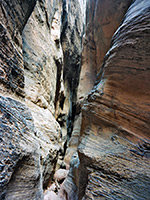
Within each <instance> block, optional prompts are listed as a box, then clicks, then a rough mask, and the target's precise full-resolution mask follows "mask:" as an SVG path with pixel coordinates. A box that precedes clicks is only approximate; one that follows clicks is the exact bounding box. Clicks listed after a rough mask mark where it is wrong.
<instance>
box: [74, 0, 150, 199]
mask: <svg viewBox="0 0 150 200" xmlns="http://www.w3.org/2000/svg"><path fill="white" fill-rule="evenodd" d="M149 7H150V2H149V1H139V0H136V1H134V2H133V3H132V5H131V6H130V8H129V9H128V11H127V13H126V16H125V19H124V21H123V23H122V25H121V26H120V27H119V29H118V30H117V32H116V33H115V35H114V37H113V40H112V46H111V48H110V50H109V51H108V53H107V55H106V57H105V61H104V64H103V66H102V69H101V71H100V74H99V77H98V80H97V85H95V87H94V88H93V90H92V92H91V93H90V94H89V96H88V98H87V99H86V100H85V102H84V106H83V109H82V128H81V136H80V144H79V147H78V153H79V158H80V166H79V180H78V183H77V184H78V188H79V199H86V200H87V199H120V200H121V199H138V200H140V199H147V200H148V199H149V197H150V159H149V158H150V104H149V97H150V92H149V91H150V87H149V86H150V78H149V77H150V74H149V63H150V54H149V52H150V45H149V42H148V41H149V40H150V21H149V18H150V10H149ZM99 48H100V47H99Z"/></svg>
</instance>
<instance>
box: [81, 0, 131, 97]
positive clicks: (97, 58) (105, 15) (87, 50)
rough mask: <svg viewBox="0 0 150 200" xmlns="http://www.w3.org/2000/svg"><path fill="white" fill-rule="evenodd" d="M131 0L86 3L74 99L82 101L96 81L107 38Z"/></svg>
mask: <svg viewBox="0 0 150 200" xmlns="http://www.w3.org/2000/svg"><path fill="white" fill-rule="evenodd" d="M131 2H132V0H123V1H122V0H119V1H116V0H111V1H110V0H101V1H100V0H95V1H90V0H87V1H86V28H85V35H84V39H83V51H82V68H81V74H80V82H79V88H78V99H79V100H80V99H83V98H84V96H85V95H87V94H88V93H89V92H90V90H91V89H92V87H93V85H94V84H95V81H96V76H97V73H98V72H99V70H100V68H101V65H102V62H103V59H104V56H105V54H106V53H107V51H108V50H109V48H110V43H111V38H112V36H113V34H114V32H115V31H116V30H117V28H118V27H119V25H120V23H121V22H122V20H123V17H124V15H125V13H126V11H127V9H128V7H129V5H130V4H131Z"/></svg>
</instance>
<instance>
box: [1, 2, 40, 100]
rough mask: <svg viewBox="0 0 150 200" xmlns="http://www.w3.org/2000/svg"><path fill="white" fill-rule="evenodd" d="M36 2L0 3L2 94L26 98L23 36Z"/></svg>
mask: <svg viewBox="0 0 150 200" xmlns="http://www.w3.org/2000/svg"><path fill="white" fill-rule="evenodd" d="M35 2H36V0H31V1H28V0H24V1H19V0H15V1H10V0H6V1H3V0H1V1H0V19H1V22H0V34H1V41H0V59H1V60H0V64H1V68H0V81H1V92H5V91H7V90H8V91H9V92H11V91H13V92H17V93H19V95H22V96H24V89H23V88H24V76H23V60H22V37H21V34H22V30H23V28H24V26H25V23H26V21H27V19H28V17H29V16H30V14H31V12H32V10H33V8H34V6H35ZM12 8H13V9H12ZM4 88H5V89H4Z"/></svg>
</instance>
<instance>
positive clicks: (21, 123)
mask: <svg viewBox="0 0 150 200" xmlns="http://www.w3.org/2000/svg"><path fill="white" fill-rule="evenodd" d="M0 142H1V146H0V172H1V176H0V199H8V200H9V199H21V198H22V199H39V200H41V199H42V197H43V189H42V177H41V170H40V153H39V150H40V146H39V143H38V142H37V140H36V137H35V130H34V124H33V119H32V116H31V113H30V111H29V109H28V108H27V107H26V106H25V105H23V104H22V103H20V102H18V101H15V100H13V99H12V98H7V97H3V96H0Z"/></svg>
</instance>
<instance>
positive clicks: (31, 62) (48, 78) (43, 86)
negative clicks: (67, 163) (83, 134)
mask: <svg viewBox="0 0 150 200" xmlns="http://www.w3.org/2000/svg"><path fill="white" fill-rule="evenodd" d="M61 8H62V5H61V3H60V2H59V1H58V0H56V1H51V0H48V1H37V3H36V6H35V8H34V11H33V12H32V15H31V17H30V18H29V20H28V22H27V24H26V26H25V28H24V31H23V58H24V67H25V70H24V76H25V95H26V96H25V97H26V105H27V106H28V107H29V108H30V110H31V113H32V116H33V119H34V125H35V128H36V136H37V139H38V141H39V143H40V148H41V168H42V171H43V182H44V183H43V184H44V187H46V186H47V184H48V183H49V181H50V179H51V177H52V174H53V173H54V169H55V167H56V163H57V159H58V154H59V152H60V151H62V141H61V139H62V133H61V128H60V125H59V124H58V122H57V121H56V119H55V114H56V112H57V111H56V104H57V103H58V102H55V101H58V100H59V98H57V99H56V95H57V96H59V93H60V90H62V88H61V87H63V83H62V82H63V80H62V76H61V75H60V76H59V77H58V74H62V67H63V66H62V65H63V53H62V49H61V44H60V27H61V10H62V9H61ZM58 82H59V83H60V86H59V87H58ZM56 87H57V89H56ZM58 89H59V90H58Z"/></svg>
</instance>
